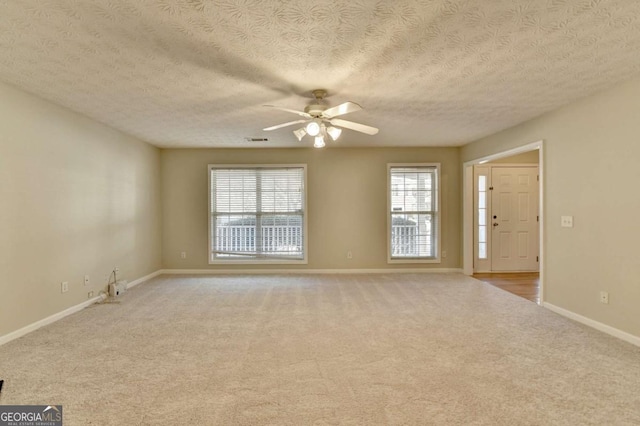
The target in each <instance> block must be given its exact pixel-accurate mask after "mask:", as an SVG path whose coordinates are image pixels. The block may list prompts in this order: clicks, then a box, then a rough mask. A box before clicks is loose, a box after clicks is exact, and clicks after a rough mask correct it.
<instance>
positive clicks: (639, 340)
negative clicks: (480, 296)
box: [542, 302, 640, 346]
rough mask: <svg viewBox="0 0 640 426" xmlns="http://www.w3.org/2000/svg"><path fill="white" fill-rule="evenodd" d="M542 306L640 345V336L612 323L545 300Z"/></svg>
mask: <svg viewBox="0 0 640 426" xmlns="http://www.w3.org/2000/svg"><path fill="white" fill-rule="evenodd" d="M542 306H544V307H545V308H547V309H549V310H550V311H553V312H555V313H557V314H560V315H562V316H564V317H567V318H569V319H572V320H574V321H578V322H579V323H581V324H584V325H588V326H589V327H592V328H595V329H596V330H598V331H602V332H603V333H607V334H609V335H611V336H613V337H617V338H618V339H622V340H624V341H625V342H629V343H631V344H632V345H636V346H640V337H638V336H634V335H633V334H630V333H627V332H626V331H622V330H619V329H617V328H615V327H611V326H610V325H606V324H603V323H601V322H598V321H596V320H592V319H591V318H587V317H583V316H582V315H580V314H576V313H575V312H571V311H568V310H566V309H563V308H560V307H558V306H556V305H553V304H551V303H549V302H543V303H542Z"/></svg>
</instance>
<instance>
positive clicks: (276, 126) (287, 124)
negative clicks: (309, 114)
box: [262, 120, 307, 132]
mask: <svg viewBox="0 0 640 426" xmlns="http://www.w3.org/2000/svg"><path fill="white" fill-rule="evenodd" d="M306 122H307V120H296V121H289V122H287V123H282V124H278V125H275V126H271V127H266V128H264V129H262V130H264V131H266V132H268V131H269V130H276V129H280V128H282V127H287V126H293V125H294V124H298V123H306Z"/></svg>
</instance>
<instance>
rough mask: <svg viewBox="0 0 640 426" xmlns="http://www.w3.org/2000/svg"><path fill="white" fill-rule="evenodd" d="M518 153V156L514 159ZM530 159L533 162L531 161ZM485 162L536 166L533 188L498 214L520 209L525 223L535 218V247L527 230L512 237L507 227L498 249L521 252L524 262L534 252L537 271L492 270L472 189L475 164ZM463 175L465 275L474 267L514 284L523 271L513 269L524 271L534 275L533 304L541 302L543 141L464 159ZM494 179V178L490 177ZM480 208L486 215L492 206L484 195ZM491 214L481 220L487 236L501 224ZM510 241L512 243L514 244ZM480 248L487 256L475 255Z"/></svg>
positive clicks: (474, 186) (489, 243) (489, 250)
mask: <svg viewBox="0 0 640 426" xmlns="http://www.w3.org/2000/svg"><path fill="white" fill-rule="evenodd" d="M518 156H519V157H520V158H515V157H518ZM525 157H526V158H528V160H526V159H524V158H525ZM532 159H533V160H534V161H532ZM535 160H537V161H535ZM487 164H489V165H491V166H495V167H499V166H498V165H500V166H501V167H503V168H509V167H511V166H514V165H517V167H525V166H534V167H537V174H536V184H537V190H534V191H529V194H528V195H522V196H520V197H518V196H517V197H516V199H518V198H519V199H520V200H519V201H518V202H521V203H522V205H517V206H516V209H515V210H514V208H513V200H510V201H508V202H507V204H506V205H509V206H510V207H509V208H510V209H511V211H508V212H502V213H507V215H510V216H511V217H513V214H517V215H519V214H525V213H524V212H525V211H526V212H528V213H526V214H525V216H526V215H528V217H524V219H526V220H525V222H529V224H531V222H530V219H531V218H533V217H535V220H536V222H535V223H536V224H537V226H536V229H537V233H536V234H537V247H536V248H533V246H532V245H531V239H530V238H529V237H527V236H525V234H526V233H527V232H530V231H516V232H515V235H516V236H515V237H514V234H513V232H511V231H508V230H507V231H505V232H504V233H505V235H504V236H502V237H501V238H502V239H503V241H505V247H507V249H508V250H506V249H505V248H501V250H502V254H503V255H505V256H507V253H511V254H513V253H516V254H522V255H523V257H526V258H527V259H528V260H527V261H530V260H531V259H532V257H531V254H532V253H533V254H535V256H536V260H537V262H536V263H537V271H535V270H534V268H530V267H526V269H525V267H523V266H522V265H520V266H514V267H506V266H504V265H502V266H500V263H499V264H498V265H499V268H500V270H501V271H503V272H496V270H495V269H492V266H491V262H490V260H489V259H490V258H491V257H492V256H491V254H493V253H492V251H491V250H492V249H493V247H492V245H491V242H492V241H490V238H485V239H484V241H482V238H481V237H482V235H480V234H481V223H480V221H479V219H478V215H479V209H481V208H482V207H481V206H480V204H479V200H476V199H474V198H476V197H478V196H479V190H478V191H476V190H475V189H476V186H477V185H478V181H477V180H476V175H475V173H474V169H475V166H478V167H480V166H485V165H487ZM485 167H487V166H485ZM492 168H493V167H492ZM463 175H464V176H463V272H464V273H465V274H467V275H473V274H474V270H478V271H480V270H482V271H484V272H485V273H487V274H492V275H494V278H497V276H496V275H497V274H500V277H499V279H500V280H501V281H502V284H504V285H505V286H508V283H509V280H510V279H511V280H513V282H514V283H515V282H516V281H517V280H518V279H519V277H518V276H517V274H522V273H523V272H517V273H516V272H515V271H523V270H527V271H528V272H527V273H528V274H534V275H535V277H534V280H533V281H535V286H534V287H533V289H532V290H531V291H535V292H536V293H537V294H536V295H534V296H532V298H533V299H534V300H535V301H536V302H537V303H543V302H544V300H545V298H544V233H543V232H542V230H543V229H544V206H543V201H544V155H543V141H538V142H534V143H531V144H527V145H523V146H520V147H517V148H513V149H510V150H506V151H503V152H499V153H495V154H491V155H488V156H485V157H480V158H477V159H474V160H471V161H467V162H465V163H464V167H463ZM491 177H494V176H491V175H487V178H486V184H487V186H486V189H485V191H490V189H489V188H490V187H491V185H489V181H490V178H491ZM505 179H510V178H505ZM516 179H517V180H518V179H519V180H521V181H522V183H523V184H524V183H525V181H526V180H527V179H529V181H530V178H519V177H517V178H516ZM494 180H495V177H494ZM512 184H513V182H512ZM518 184H519V183H518ZM494 191H495V186H494ZM531 197H533V198H535V201H536V202H537V203H531ZM504 198H512V197H511V196H504V197H503V199H504ZM534 205H535V209H536V214H535V216H534V215H533V210H532V209H533V208H534ZM484 208H485V209H486V211H485V213H486V214H487V215H488V213H489V212H490V211H491V209H492V208H493V206H492V205H490V204H489V197H488V196H487V197H486V199H485V207H484ZM497 208H498V209H500V207H497ZM518 210H520V212H518ZM493 216H494V214H492V215H491V216H486V219H487V220H485V222H484V225H485V228H484V231H485V234H484V235H485V236H486V235H487V233H493V232H494V231H493V229H494V226H493V224H494V223H498V225H496V228H499V227H500V226H502V225H503V223H500V222H494V221H493V219H494V218H493ZM495 216H498V217H497V218H496V219H499V218H500V215H499V214H495ZM502 229H505V227H503V228H502ZM496 233H499V232H498V231H496ZM518 233H520V234H521V237H520V238H519V239H518V237H517V235H518ZM492 237H494V238H493V239H496V238H495V235H492ZM483 242H484V243H485V244H484V247H483V245H482V244H481V243H483ZM514 244H515V247H514ZM495 249H496V250H498V247H496V248H495ZM481 250H484V251H485V253H486V254H487V259H479V258H478V257H479V256H478V255H479V254H480V253H481ZM514 250H515V251H514ZM518 250H519V251H518ZM507 257H508V256H507ZM482 260H484V261H485V265H484V266H483V268H481V267H478V268H477V269H476V266H477V265H478V262H480V261H482ZM505 289H506V288H505ZM527 291H529V290H527ZM530 300H531V299H530Z"/></svg>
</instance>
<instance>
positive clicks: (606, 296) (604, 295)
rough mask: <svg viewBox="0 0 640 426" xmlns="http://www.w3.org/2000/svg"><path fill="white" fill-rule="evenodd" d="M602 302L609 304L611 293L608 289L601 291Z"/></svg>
mask: <svg viewBox="0 0 640 426" xmlns="http://www.w3.org/2000/svg"><path fill="white" fill-rule="evenodd" d="M600 303H604V304H605V305H608V304H609V293H607V292H606V291H601V292H600Z"/></svg>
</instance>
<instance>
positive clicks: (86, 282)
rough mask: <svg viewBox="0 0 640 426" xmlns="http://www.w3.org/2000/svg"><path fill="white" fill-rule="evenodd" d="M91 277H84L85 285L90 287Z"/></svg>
mask: <svg viewBox="0 0 640 426" xmlns="http://www.w3.org/2000/svg"><path fill="white" fill-rule="evenodd" d="M89 282H90V281H89V275H85V276H84V285H89Z"/></svg>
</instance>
